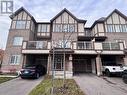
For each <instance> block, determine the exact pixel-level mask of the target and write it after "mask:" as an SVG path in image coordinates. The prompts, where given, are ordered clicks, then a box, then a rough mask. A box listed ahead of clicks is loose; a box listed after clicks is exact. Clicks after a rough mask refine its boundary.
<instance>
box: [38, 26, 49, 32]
mask: <svg viewBox="0 0 127 95" xmlns="http://www.w3.org/2000/svg"><path fill="white" fill-rule="evenodd" d="M47 30H48V29H47V25H46V24H39V25H38V32H47Z"/></svg>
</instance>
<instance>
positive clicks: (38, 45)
mask: <svg viewBox="0 0 127 95" xmlns="http://www.w3.org/2000/svg"><path fill="white" fill-rule="evenodd" d="M23 49H48V42H47V41H24V42H23Z"/></svg>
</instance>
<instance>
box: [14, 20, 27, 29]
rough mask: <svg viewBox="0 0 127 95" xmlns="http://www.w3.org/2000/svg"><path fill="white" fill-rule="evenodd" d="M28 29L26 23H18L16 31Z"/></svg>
mask: <svg viewBox="0 0 127 95" xmlns="http://www.w3.org/2000/svg"><path fill="white" fill-rule="evenodd" d="M25 28H26V21H22V20H21V21H20V20H17V21H16V29H25Z"/></svg>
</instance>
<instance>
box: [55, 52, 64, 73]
mask: <svg viewBox="0 0 127 95" xmlns="http://www.w3.org/2000/svg"><path fill="white" fill-rule="evenodd" d="M54 69H55V70H58V71H61V70H63V55H60V54H57V55H55V56H54Z"/></svg>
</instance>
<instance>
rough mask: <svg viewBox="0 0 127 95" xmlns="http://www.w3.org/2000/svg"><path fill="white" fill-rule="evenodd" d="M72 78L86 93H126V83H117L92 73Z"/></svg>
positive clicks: (103, 94)
mask: <svg viewBox="0 0 127 95" xmlns="http://www.w3.org/2000/svg"><path fill="white" fill-rule="evenodd" d="M74 79H75V80H76V82H77V84H78V85H79V86H80V88H81V89H82V91H84V93H86V95H127V85H126V84H125V85H124V86H122V85H123V84H124V83H122V82H121V83H118V84H117V82H113V80H112V81H110V80H109V79H108V80H106V79H103V78H102V77H97V76H96V75H92V74H84V75H77V76H74ZM117 81H118V80H117Z"/></svg>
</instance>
